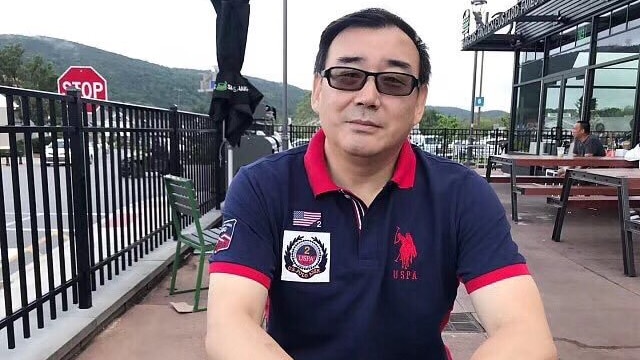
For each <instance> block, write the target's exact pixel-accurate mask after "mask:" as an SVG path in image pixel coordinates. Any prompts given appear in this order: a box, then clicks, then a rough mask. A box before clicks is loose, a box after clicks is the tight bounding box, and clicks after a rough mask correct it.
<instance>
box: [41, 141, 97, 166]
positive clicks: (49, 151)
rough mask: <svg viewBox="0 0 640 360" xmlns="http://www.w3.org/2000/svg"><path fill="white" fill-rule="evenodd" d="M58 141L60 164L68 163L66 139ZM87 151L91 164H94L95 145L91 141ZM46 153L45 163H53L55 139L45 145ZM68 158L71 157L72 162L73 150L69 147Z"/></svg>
mask: <svg viewBox="0 0 640 360" xmlns="http://www.w3.org/2000/svg"><path fill="white" fill-rule="evenodd" d="M55 141H56V147H57V149H56V151H57V153H58V164H59V165H65V164H67V157H66V156H65V154H67V152H66V149H65V147H64V139H57V140H55ZM87 149H88V150H87V153H88V154H89V164H93V145H92V144H91V143H89V144H88V146H87ZM44 154H45V163H46V164H47V165H53V164H54V151H53V141H52V142H50V143H49V144H48V145H47V146H45V147H44ZM68 158H69V164H71V150H70V149H69V153H68Z"/></svg>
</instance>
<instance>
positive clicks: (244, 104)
mask: <svg viewBox="0 0 640 360" xmlns="http://www.w3.org/2000/svg"><path fill="white" fill-rule="evenodd" d="M211 3H212V4H213V7H214V8H215V10H216V50H217V58H218V70H219V71H218V75H217V77H216V87H215V89H214V91H213V97H212V99H211V107H210V109H209V115H211V117H212V118H213V120H214V121H216V122H218V123H224V137H225V138H226V139H227V141H228V142H229V144H231V145H232V146H238V145H239V144H240V137H241V136H242V135H243V134H244V132H245V130H247V129H248V128H249V127H250V126H251V124H252V122H253V112H254V111H255V109H256V106H257V105H258V103H259V102H260V100H262V98H263V95H262V93H261V92H260V91H259V90H258V89H256V88H255V87H254V86H253V85H252V84H251V83H250V82H249V80H247V79H246V78H245V77H243V76H242V75H241V74H240V70H241V69H242V64H243V62H244V53H245V48H246V45H247V31H248V28H249V0H211Z"/></svg>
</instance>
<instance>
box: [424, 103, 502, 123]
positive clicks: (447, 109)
mask: <svg viewBox="0 0 640 360" xmlns="http://www.w3.org/2000/svg"><path fill="white" fill-rule="evenodd" d="M427 109H433V110H435V111H437V112H438V113H440V114H443V115H447V116H451V117H455V118H458V120H461V121H467V122H469V117H470V116H471V112H470V111H469V110H465V109H460V108H458V107H451V106H427ZM481 115H482V118H483V119H490V120H496V119H500V118H502V117H505V116H506V117H508V116H509V113H508V112H506V111H502V110H486V111H485V110H483V111H482V114H481Z"/></svg>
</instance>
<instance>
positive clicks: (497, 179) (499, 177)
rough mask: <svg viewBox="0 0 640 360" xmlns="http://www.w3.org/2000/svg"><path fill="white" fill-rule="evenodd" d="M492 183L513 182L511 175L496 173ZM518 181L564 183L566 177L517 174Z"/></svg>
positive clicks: (492, 177)
mask: <svg viewBox="0 0 640 360" xmlns="http://www.w3.org/2000/svg"><path fill="white" fill-rule="evenodd" d="M490 182H491V183H496V184H508V183H510V182H511V176H510V175H495V176H493V175H492V176H491V181H490ZM516 182H518V183H537V184H562V183H563V182H564V178H562V177H557V176H529V175H526V176H517V177H516Z"/></svg>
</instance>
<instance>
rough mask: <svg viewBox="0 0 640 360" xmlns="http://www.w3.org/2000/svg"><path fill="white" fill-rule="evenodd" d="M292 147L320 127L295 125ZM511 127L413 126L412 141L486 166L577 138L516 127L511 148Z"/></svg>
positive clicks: (615, 136)
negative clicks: (493, 158)
mask: <svg viewBox="0 0 640 360" xmlns="http://www.w3.org/2000/svg"><path fill="white" fill-rule="evenodd" d="M289 129H290V130H289V133H290V141H291V146H293V147H295V146H301V145H305V144H306V143H307V142H308V141H309V139H310V138H311V137H312V136H313V134H314V133H315V132H316V131H317V130H318V129H319V127H318V126H301V125H291V126H290V127H289ZM592 133H593V134H595V135H596V136H598V137H599V138H600V140H601V141H602V143H603V144H604V145H605V148H622V147H623V146H624V142H625V141H630V140H631V132H630V131H602V132H596V131H594V132H592ZM509 135H510V134H509V130H498V129H496V130H475V129H474V130H471V131H469V129H413V130H412V131H411V134H410V135H409V140H410V141H411V142H412V143H414V144H416V145H417V146H418V147H420V148H421V149H422V150H425V151H427V152H429V153H432V154H434V155H438V156H443V157H446V158H449V159H451V160H453V161H457V162H460V163H464V164H466V165H475V166H482V165H486V163H487V159H488V158H489V156H491V155H495V154H501V153H504V152H506V151H515V152H523V153H533V154H535V153H539V154H552V155H555V154H556V149H557V146H558V144H560V146H562V145H566V146H568V143H570V142H571V141H573V136H572V135H571V130H562V131H561V132H559V133H558V132H557V130H556V129H546V130H544V131H542V133H541V134H540V145H538V144H537V141H538V140H537V139H538V133H537V131H535V130H516V131H515V133H514V134H513V135H514V136H513V146H512V147H509Z"/></svg>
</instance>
